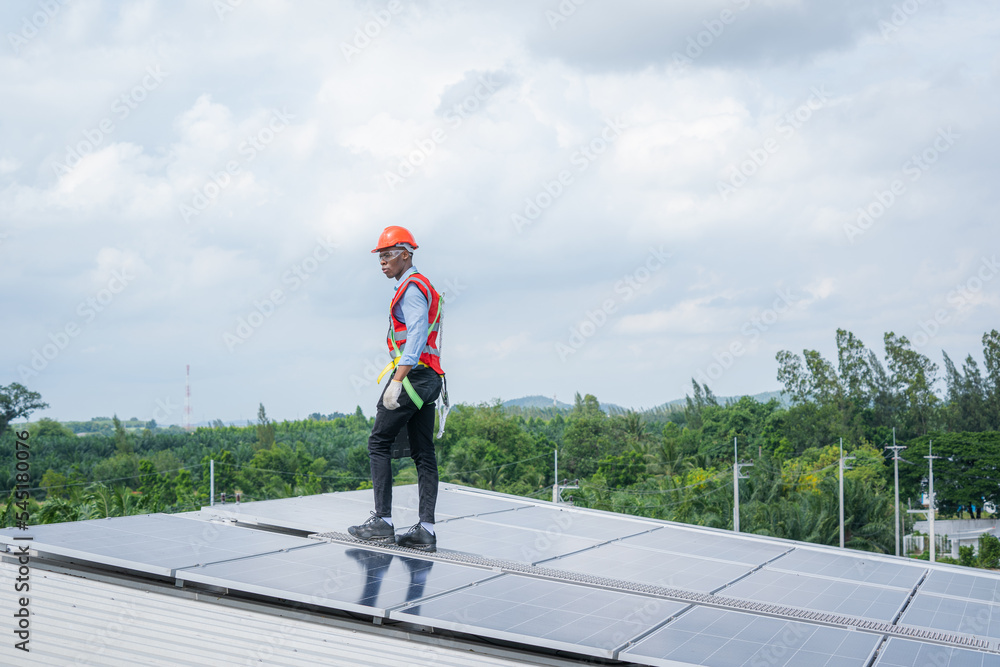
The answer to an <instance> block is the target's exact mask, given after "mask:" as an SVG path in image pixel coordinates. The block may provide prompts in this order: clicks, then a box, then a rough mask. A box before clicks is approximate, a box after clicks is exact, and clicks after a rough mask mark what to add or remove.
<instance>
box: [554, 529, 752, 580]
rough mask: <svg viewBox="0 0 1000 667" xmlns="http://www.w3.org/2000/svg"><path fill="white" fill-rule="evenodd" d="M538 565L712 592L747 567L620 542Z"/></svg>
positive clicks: (740, 575) (741, 574)
mask: <svg viewBox="0 0 1000 667" xmlns="http://www.w3.org/2000/svg"><path fill="white" fill-rule="evenodd" d="M542 565H544V566H545V567H552V568H556V569H559V570H571V571H573V572H583V573H584V574H593V575H598V576H604V577H610V578H614V579H623V580H625V581H635V582H640V583H645V584H653V585H656V586H663V587H666V588H684V589H687V590H690V591H697V592H700V593H709V592H712V591H714V590H716V589H718V588H720V587H722V586H724V585H725V584H727V583H729V582H731V581H734V580H736V579H738V578H739V577H742V576H743V575H745V574H746V573H748V572H749V571H750V569H751V568H750V567H749V566H747V565H741V564H738V563H725V562H721V561H710V560H705V559H703V558H694V557H691V556H679V555H676V554H668V553H662V552H657V551H651V550H648V549H639V548H636V547H628V546H625V545H624V544H622V543H620V542H612V543H610V544H604V545H602V546H599V547H597V548H595V549H589V550H587V551H583V552H581V553H577V554H571V555H569V556H563V557H560V558H556V559H553V560H549V561H546V562H544V563H543V564H542Z"/></svg>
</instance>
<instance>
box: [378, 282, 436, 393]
mask: <svg viewBox="0 0 1000 667" xmlns="http://www.w3.org/2000/svg"><path fill="white" fill-rule="evenodd" d="M411 283H412V284H413V285H415V286H416V287H417V289H419V290H420V293H421V294H423V295H424V298H425V299H427V306H428V307H427V344H426V345H425V346H424V349H423V351H422V352H421V353H420V363H422V364H424V365H425V366H429V367H430V368H431V370H433V371H434V372H435V373H437V374H438V375H444V371H443V370H442V369H441V350H440V348H439V347H438V333H440V330H441V329H440V326H441V295H440V294H438V291H437V290H436V289H434V286H433V285H431V281H429V280H427V277H426V276H424V275H423V274H420V273H411V274H410V275H409V276H407V278H406V280H404V281H403V284H402V285H400V286H399V288H398V289H397V290H396V293H395V294H394V295H393V297H392V301H391V302H390V303H389V332H388V334H386V344H387V345H388V346H389V352H390V353H391V354H392V355H393V357H394V359H393V361H394V363H393V366H395V364H396V363H398V361H396V360H398V359H399V358H400V357H401V356H403V352H402V349H403V346H404V345H406V324H405V323H404V322H403V321H402V320H398V319H396V315H395V313H394V312H393V311H394V310H395V308H396V304H397V303H399V300H400V299H402V298H403V294H405V293H406V290H407V289H408V288H409V286H410V284H411Z"/></svg>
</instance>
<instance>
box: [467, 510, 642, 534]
mask: <svg viewBox="0 0 1000 667" xmlns="http://www.w3.org/2000/svg"><path fill="white" fill-rule="evenodd" d="M479 519H480V520H481V521H485V522H487V523H498V524H501V525H504V526H519V527H521V528H530V529H532V530H539V531H542V532H544V533H559V534H565V535H573V536H575V537H585V538H587V539H592V540H599V541H602V542H604V541H607V540H617V539H618V538H621V537H626V536H628V535H635V534H636V533H642V532H645V531H647V530H652V529H653V528H656V527H657V524H655V523H652V522H648V521H639V520H629V519H624V518H615V517H608V516H602V515H600V514H592V513H590V512H581V511H578V510H571V509H561V508H558V507H555V506H552V507H548V506H541V505H536V506H532V507H526V508H524V509H519V510H517V511H516V512H502V513H499V514H489V515H486V516H481V517H479Z"/></svg>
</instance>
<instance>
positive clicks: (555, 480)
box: [552, 396, 559, 503]
mask: <svg viewBox="0 0 1000 667" xmlns="http://www.w3.org/2000/svg"><path fill="white" fill-rule="evenodd" d="M552 400H553V401H555V396H553V397H552ZM554 452H555V457H556V471H555V475H554V476H553V477H552V502H554V503H557V502H559V450H558V449H556V450H554Z"/></svg>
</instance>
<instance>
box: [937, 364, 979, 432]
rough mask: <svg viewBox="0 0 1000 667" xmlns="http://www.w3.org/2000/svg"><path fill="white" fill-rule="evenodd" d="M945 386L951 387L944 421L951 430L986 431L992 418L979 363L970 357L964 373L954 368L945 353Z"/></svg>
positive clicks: (963, 370) (964, 365)
mask: <svg viewBox="0 0 1000 667" xmlns="http://www.w3.org/2000/svg"><path fill="white" fill-rule="evenodd" d="M944 368H945V384H946V386H947V388H948V393H947V397H946V399H945V407H944V422H945V425H946V426H947V428H948V430H949V431H985V430H987V429H989V425H990V415H989V411H988V398H987V395H986V385H985V383H984V381H983V377H982V374H981V373H980V372H979V364H977V363H976V360H975V359H973V358H972V355H971V354H970V355H969V356H968V357H966V359H965V363H964V364H963V366H962V370H961V371H959V370H958V369H957V368H955V364H954V363H953V362H952V360H951V358H950V357H949V356H948V353H947V352H945V353H944Z"/></svg>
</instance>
